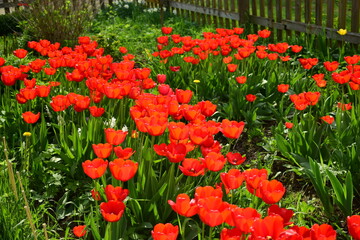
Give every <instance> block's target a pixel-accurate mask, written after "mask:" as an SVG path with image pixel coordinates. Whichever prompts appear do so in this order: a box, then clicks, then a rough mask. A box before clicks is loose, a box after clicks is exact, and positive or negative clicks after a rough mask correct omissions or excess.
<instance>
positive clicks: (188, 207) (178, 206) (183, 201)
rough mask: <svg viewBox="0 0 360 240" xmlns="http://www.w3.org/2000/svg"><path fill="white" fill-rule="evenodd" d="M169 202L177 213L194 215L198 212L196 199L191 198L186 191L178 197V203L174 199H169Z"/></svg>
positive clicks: (188, 215) (186, 215) (187, 215)
mask: <svg viewBox="0 0 360 240" xmlns="http://www.w3.org/2000/svg"><path fill="white" fill-rule="evenodd" d="M168 203H169V205H170V206H171V208H172V209H173V210H174V211H175V212H176V213H178V214H179V215H181V216H184V217H192V216H194V215H195V214H197V212H198V205H197V203H196V200H195V199H192V200H190V197H189V196H188V195H187V194H185V193H181V194H179V195H178V196H177V197H176V203H175V202H173V201H172V200H168Z"/></svg>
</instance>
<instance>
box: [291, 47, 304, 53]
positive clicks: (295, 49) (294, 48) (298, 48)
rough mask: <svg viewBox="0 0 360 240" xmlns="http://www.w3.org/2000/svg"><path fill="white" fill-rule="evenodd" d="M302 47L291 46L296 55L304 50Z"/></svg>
mask: <svg viewBox="0 0 360 240" xmlns="http://www.w3.org/2000/svg"><path fill="white" fill-rule="evenodd" d="M302 48H303V47H302V46H298V45H292V46H291V51H293V52H294V53H298V52H300V51H301V50H302Z"/></svg>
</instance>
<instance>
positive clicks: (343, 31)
mask: <svg viewBox="0 0 360 240" xmlns="http://www.w3.org/2000/svg"><path fill="white" fill-rule="evenodd" d="M337 33H338V34H340V35H345V34H346V33H347V31H346V29H342V28H340V29H339V31H337Z"/></svg>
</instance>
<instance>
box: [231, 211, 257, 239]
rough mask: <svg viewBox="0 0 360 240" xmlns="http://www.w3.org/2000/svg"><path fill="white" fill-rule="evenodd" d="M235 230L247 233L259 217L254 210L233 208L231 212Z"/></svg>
mask: <svg viewBox="0 0 360 240" xmlns="http://www.w3.org/2000/svg"><path fill="white" fill-rule="evenodd" d="M231 215H232V218H233V221H234V223H235V226H236V228H238V229H240V230H241V231H242V232H245V233H249V232H250V229H251V227H252V225H253V223H254V221H255V220H257V219H259V218H260V217H261V215H260V213H258V211H256V209H254V208H250V207H248V208H240V207H238V208H234V209H232V211H231Z"/></svg>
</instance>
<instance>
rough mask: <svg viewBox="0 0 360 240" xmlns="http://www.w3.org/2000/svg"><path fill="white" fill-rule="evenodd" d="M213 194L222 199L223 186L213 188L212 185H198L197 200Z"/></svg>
mask: <svg viewBox="0 0 360 240" xmlns="http://www.w3.org/2000/svg"><path fill="white" fill-rule="evenodd" d="M211 196H213V197H218V198H220V199H221V198H222V197H223V192H222V190H221V188H213V187H211V186H205V187H197V188H196V189H195V199H196V200H197V201H198V200H200V199H202V198H207V197H211Z"/></svg>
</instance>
